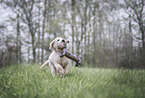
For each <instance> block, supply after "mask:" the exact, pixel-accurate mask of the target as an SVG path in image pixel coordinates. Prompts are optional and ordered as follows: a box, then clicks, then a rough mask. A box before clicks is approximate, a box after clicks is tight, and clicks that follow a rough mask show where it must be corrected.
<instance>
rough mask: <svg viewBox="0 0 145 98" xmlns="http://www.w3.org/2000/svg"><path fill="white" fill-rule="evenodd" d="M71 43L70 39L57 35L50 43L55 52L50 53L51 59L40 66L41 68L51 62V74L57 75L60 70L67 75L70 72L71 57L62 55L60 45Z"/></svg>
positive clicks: (61, 73) (60, 72)
mask: <svg viewBox="0 0 145 98" xmlns="http://www.w3.org/2000/svg"><path fill="white" fill-rule="evenodd" d="M63 42H65V43H69V41H67V40H65V39H64V38H61V37H57V38H55V39H54V40H53V41H52V42H51V43H50V47H49V48H50V49H53V52H52V53H51V54H50V56H49V59H48V60H47V61H46V62H45V63H44V64H43V65H42V66H41V67H40V70H41V69H42V68H43V67H44V66H45V65H46V64H48V63H49V67H50V69H51V74H52V76H53V77H55V74H56V72H58V73H59V74H60V75H61V76H62V75H66V74H67V73H68V67H69V59H68V58H67V57H65V56H63V57H60V54H61V52H62V50H61V49H58V45H60V44H61V43H63Z"/></svg>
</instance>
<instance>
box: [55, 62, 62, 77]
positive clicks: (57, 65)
mask: <svg viewBox="0 0 145 98" xmlns="http://www.w3.org/2000/svg"><path fill="white" fill-rule="evenodd" d="M54 65H55V67H56V69H57V71H58V72H59V74H61V75H64V73H65V71H64V69H63V68H62V66H61V65H60V64H58V63H56V64H54Z"/></svg>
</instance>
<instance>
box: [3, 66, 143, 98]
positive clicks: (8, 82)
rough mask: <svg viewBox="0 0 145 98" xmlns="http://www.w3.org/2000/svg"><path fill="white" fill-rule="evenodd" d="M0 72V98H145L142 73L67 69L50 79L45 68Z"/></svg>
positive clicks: (14, 69) (6, 69)
mask: <svg viewBox="0 0 145 98" xmlns="http://www.w3.org/2000/svg"><path fill="white" fill-rule="evenodd" d="M39 67H40V65H24V64H20V65H11V66H7V67H3V68H1V69H0V98H145V70H143V69H140V70H139V69H132V70H130V69H118V68H86V67H74V66H72V67H70V68H69V74H68V75H66V76H65V77H59V76H58V75H57V76H56V77H55V78H53V77H52V75H51V72H50V69H49V67H48V66H45V67H44V69H43V70H42V71H41V72H40V70H39Z"/></svg>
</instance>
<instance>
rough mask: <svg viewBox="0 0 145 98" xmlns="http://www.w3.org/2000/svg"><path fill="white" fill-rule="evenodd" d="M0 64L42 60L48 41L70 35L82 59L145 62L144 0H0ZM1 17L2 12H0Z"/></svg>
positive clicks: (97, 62) (125, 63)
mask: <svg viewBox="0 0 145 98" xmlns="http://www.w3.org/2000/svg"><path fill="white" fill-rule="evenodd" d="M0 6H2V8H3V10H6V13H7V10H9V12H11V14H10V15H8V19H7V20H6V21H5V22H4V24H2V23H0V66H5V65H7V64H9V63H40V64H42V63H43V62H44V61H45V60H46V59H48V56H49V54H50V53H51V51H50V50H49V43H50V42H51V41H52V40H53V39H54V38H55V37H58V36H61V37H64V38H66V39H69V40H70V45H69V46H70V49H69V51H71V52H72V53H74V54H76V55H78V56H81V58H82V61H83V65H87V66H93V67H94V66H100V67H101V66H107V67H108V66H117V67H127V68H144V67H145V0H0ZM1 18H2V17H1Z"/></svg>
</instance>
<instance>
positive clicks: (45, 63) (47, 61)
mask: <svg viewBox="0 0 145 98" xmlns="http://www.w3.org/2000/svg"><path fill="white" fill-rule="evenodd" d="M48 62H49V60H47V61H46V62H45V63H44V64H43V65H42V66H41V67H40V71H41V69H42V68H43V67H44V66H45V65H46V64H48Z"/></svg>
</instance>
